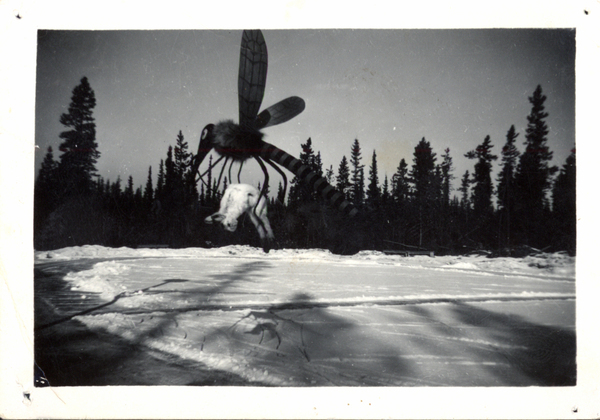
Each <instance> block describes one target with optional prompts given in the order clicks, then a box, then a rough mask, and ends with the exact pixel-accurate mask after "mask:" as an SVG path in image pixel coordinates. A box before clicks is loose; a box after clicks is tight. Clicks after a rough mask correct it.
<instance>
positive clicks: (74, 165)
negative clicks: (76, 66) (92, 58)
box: [58, 77, 100, 195]
mask: <svg viewBox="0 0 600 420" xmlns="http://www.w3.org/2000/svg"><path fill="white" fill-rule="evenodd" d="M95 106H96V97H95V94H94V91H93V90H92V88H91V87H90V84H89V82H88V79H87V77H83V78H82V79H81V81H80V83H79V85H77V86H76V87H75V88H74V89H73V95H72V96H71V103H70V104H69V108H68V111H67V112H66V113H64V114H62V115H61V116H60V123H61V124H62V125H64V126H65V127H66V128H68V130H66V131H63V132H61V133H60V134H59V137H60V138H61V139H63V142H62V143H61V144H60V151H61V152H62V155H61V156H60V163H59V165H58V170H59V172H60V181H61V183H62V193H65V194H67V195H78V194H84V193H89V192H91V191H92V186H93V181H92V178H93V177H94V176H95V175H96V162H97V161H98V158H99V157H100V152H99V151H98V143H96V124H95V122H94V117H93V112H92V110H93V109H94V107H95Z"/></svg>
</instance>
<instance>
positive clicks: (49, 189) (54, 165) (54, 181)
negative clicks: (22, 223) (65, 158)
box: [33, 147, 59, 230]
mask: <svg viewBox="0 0 600 420" xmlns="http://www.w3.org/2000/svg"><path fill="white" fill-rule="evenodd" d="M57 169H58V162H56V161H55V160H54V153H53V151H52V147H48V150H47V152H46V156H45V157H44V160H43V162H42V166H41V168H40V171H39V172H38V176H37V179H36V180H35V187H34V208H33V209H34V213H35V226H36V230H37V229H39V228H41V224H42V222H43V221H44V220H45V219H46V218H47V217H48V215H49V214H50V213H51V212H52V211H53V210H54V209H55V208H56V206H57V205H58V200H59V197H58V178H57V176H58V174H57Z"/></svg>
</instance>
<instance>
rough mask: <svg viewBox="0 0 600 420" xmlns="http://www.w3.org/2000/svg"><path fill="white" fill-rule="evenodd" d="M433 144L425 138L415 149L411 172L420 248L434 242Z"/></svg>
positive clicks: (434, 157)
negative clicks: (432, 228) (432, 229)
mask: <svg viewBox="0 0 600 420" xmlns="http://www.w3.org/2000/svg"><path fill="white" fill-rule="evenodd" d="M436 160H437V158H436V154H435V153H433V150H432V148H431V144H430V143H429V142H428V141H426V140H425V137H423V138H422V139H421V141H420V142H419V143H418V144H417V146H416V147H415V151H414V153H413V165H412V168H411V171H410V182H411V183H412V186H413V187H412V192H413V199H414V204H415V206H416V211H417V214H416V215H417V226H418V246H423V245H424V244H427V243H428V242H429V241H431V240H433V235H431V226H432V225H433V222H434V220H433V218H434V216H435V215H434V211H433V210H434V201H435V197H436V191H435V179H434V177H435V166H436V165H435V162H436Z"/></svg>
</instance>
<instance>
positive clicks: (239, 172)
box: [238, 160, 244, 184]
mask: <svg viewBox="0 0 600 420" xmlns="http://www.w3.org/2000/svg"><path fill="white" fill-rule="evenodd" d="M243 166H244V161H243V160H242V161H241V162H240V170H239V171H238V184H241V183H242V181H240V174H241V173H242V167H243Z"/></svg>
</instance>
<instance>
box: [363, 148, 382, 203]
mask: <svg viewBox="0 0 600 420" xmlns="http://www.w3.org/2000/svg"><path fill="white" fill-rule="evenodd" d="M366 204H367V207H368V208H370V209H378V208H379V206H380V205H381V189H380V188H379V176H378V174H377V154H376V153H375V150H373V158H372V159H371V166H369V185H368V187H367V201H366Z"/></svg>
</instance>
